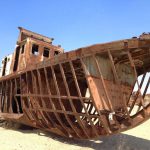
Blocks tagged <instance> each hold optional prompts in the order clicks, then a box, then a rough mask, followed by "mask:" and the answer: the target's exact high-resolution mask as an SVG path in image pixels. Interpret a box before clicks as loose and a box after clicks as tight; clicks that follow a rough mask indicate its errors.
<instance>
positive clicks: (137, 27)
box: [0, 0, 150, 59]
mask: <svg viewBox="0 0 150 150" xmlns="http://www.w3.org/2000/svg"><path fill="white" fill-rule="evenodd" d="M18 26H22V27H24V28H27V29H29V30H32V31H35V32H38V33H41V34H43V35H46V36H49V37H54V38H55V41H54V44H56V45H57V44H61V45H62V47H63V48H64V49H65V50H66V51H68V50H72V49H76V48H79V47H83V46H87V45H91V44H94V43H102V42H108V41H113V40H118V39H124V38H131V37H132V36H138V35H140V34H141V33H143V32H149V31H150V1H149V0H126V1H121V0H41V1H38V0H26V1H18V0H1V1H0V59H1V58H2V57H4V56H5V55H7V54H10V53H11V52H13V51H14V47H15V43H16V39H17V37H18V30H17V27H18Z"/></svg>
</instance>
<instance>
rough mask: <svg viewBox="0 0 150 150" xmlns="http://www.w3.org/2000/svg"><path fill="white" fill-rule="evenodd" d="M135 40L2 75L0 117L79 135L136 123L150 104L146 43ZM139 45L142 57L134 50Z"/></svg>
mask: <svg viewBox="0 0 150 150" xmlns="http://www.w3.org/2000/svg"><path fill="white" fill-rule="evenodd" d="M139 42H141V41H139V40H132V41H128V42H124V41H122V42H118V43H115V44H114V43H111V44H108V45H95V46H91V47H86V48H81V49H78V50H76V51H73V52H68V53H64V54H61V55H60V56H56V57H54V58H52V59H49V60H46V61H43V62H41V63H38V64H36V65H31V66H28V68H27V69H25V70H23V71H20V72H17V73H16V74H13V75H9V76H7V77H3V78H2V79H1V80H0V91H1V95H0V100H1V101H0V108H1V113H0V114H1V115H0V116H1V117H3V118H5V119H6V120H7V119H8V120H13V121H17V122H20V123H24V124H27V125H30V126H33V127H36V128H40V129H43V130H47V131H50V132H53V133H56V134H59V135H61V136H65V137H73V138H78V139H92V138H97V137H99V136H107V135H111V134H116V133H119V132H122V131H125V130H128V129H130V128H133V127H135V126H137V125H139V124H140V123H142V122H144V121H146V120H147V119H148V118H149V117H150V104H149V103H148V104H146V102H145V97H146V93H147V90H148V87H149V82H150V77H148V80H147V79H146V74H148V72H149V66H150V61H149V59H148V57H149V53H148V49H147V47H149V46H147V47H146V46H145V43H140V44H141V45H140V44H139ZM137 43H138V44H137ZM148 43H149V41H148ZM127 44H128V45H127ZM142 44H143V45H142ZM114 45H115V46H114ZM143 47H144V48H143ZM145 47H146V48H145ZM139 48H143V49H142V52H143V54H142V55H141V53H135V49H139ZM137 58H140V59H143V60H144V61H143V66H144V67H145V70H144V71H143V70H142V69H139V68H140V67H139V65H138V66H137V63H135V59H136V60H137ZM138 63H139V62H138ZM140 75H141V76H142V79H141V81H140V83H138V82H139V81H138V76H140ZM145 80H146V81H147V82H146V81H145ZM145 82H146V84H145V87H143V83H145ZM135 85H136V86H137V89H136V90H135V89H134V87H135ZM141 90H143V91H144V92H141Z"/></svg>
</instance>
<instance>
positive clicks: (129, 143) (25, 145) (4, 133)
mask: <svg viewBox="0 0 150 150" xmlns="http://www.w3.org/2000/svg"><path fill="white" fill-rule="evenodd" d="M64 149H65V150H150V120H148V121H147V122H145V123H143V124H142V125H140V126H138V127H136V128H134V129H131V130H128V131H126V132H124V133H120V134H117V135H114V136H109V137H101V138H99V139H97V140H74V139H66V138H62V137H59V136H56V135H54V134H51V133H47V132H42V131H40V130H36V129H34V130H17V129H6V128H3V127H0V150H64Z"/></svg>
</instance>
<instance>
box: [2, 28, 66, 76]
mask: <svg viewBox="0 0 150 150" xmlns="http://www.w3.org/2000/svg"><path fill="white" fill-rule="evenodd" d="M19 30H20V34H19V37H18V40H17V43H16V48H15V51H14V53H13V54H11V55H9V56H7V57H5V58H4V59H3V60H2V65H1V72H0V75H1V76H6V75H9V74H13V73H15V72H19V71H22V70H25V69H27V68H29V67H30V66H32V65H34V64H37V63H39V62H42V61H44V60H47V59H50V58H52V57H54V56H56V55H59V54H60V53H63V52H64V50H63V48H61V46H54V45H52V41H53V40H54V39H53V38H48V37H46V36H43V35H40V34H37V33H34V32H31V31H28V30H26V29H23V28H21V27H19Z"/></svg>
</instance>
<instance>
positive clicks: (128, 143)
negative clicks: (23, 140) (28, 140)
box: [0, 123, 150, 150]
mask: <svg viewBox="0 0 150 150" xmlns="http://www.w3.org/2000/svg"><path fill="white" fill-rule="evenodd" d="M0 126H2V127H3V128H6V129H11V130H17V131H19V132H22V133H23V134H31V133H32V134H37V135H38V136H44V137H48V138H50V139H53V140H55V141H58V142H60V144H61V143H65V144H68V145H77V146H80V147H84V148H91V149H94V150H150V141H149V140H146V139H142V138H138V137H134V136H131V135H127V134H122V133H121V134H117V135H113V136H108V137H101V138H99V139H95V140H78V139H68V138H64V137H61V136H58V135H55V134H53V133H50V132H43V131H41V130H39V129H33V128H30V127H28V126H21V127H23V128H20V127H19V129H18V128H16V127H15V128H12V125H11V124H10V123H9V126H6V124H4V125H2V124H1V125H0ZM10 126H11V127H10ZM13 127H14V124H13Z"/></svg>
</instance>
